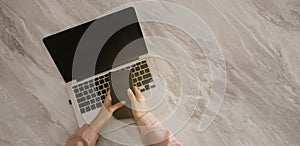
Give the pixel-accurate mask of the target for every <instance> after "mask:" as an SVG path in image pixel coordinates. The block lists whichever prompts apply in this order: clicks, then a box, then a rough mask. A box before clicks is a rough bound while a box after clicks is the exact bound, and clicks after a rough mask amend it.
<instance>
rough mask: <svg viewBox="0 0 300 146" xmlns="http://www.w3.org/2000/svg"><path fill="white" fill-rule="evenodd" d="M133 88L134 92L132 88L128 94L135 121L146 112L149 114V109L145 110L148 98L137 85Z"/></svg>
mask: <svg viewBox="0 0 300 146" xmlns="http://www.w3.org/2000/svg"><path fill="white" fill-rule="evenodd" d="M133 90H134V94H133V92H132V90H131V89H128V90H127V94H128V96H129V99H130V102H131V107H132V114H133V117H134V119H135V121H138V120H139V119H140V118H142V117H143V116H144V115H145V114H147V111H144V110H145V108H146V105H145V101H146V99H145V97H144V96H143V95H142V93H141V92H140V90H139V89H138V88H137V87H133Z"/></svg>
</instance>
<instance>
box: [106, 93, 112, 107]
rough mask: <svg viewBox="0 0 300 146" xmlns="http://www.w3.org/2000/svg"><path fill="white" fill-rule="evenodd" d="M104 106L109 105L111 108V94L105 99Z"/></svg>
mask: <svg viewBox="0 0 300 146" xmlns="http://www.w3.org/2000/svg"><path fill="white" fill-rule="evenodd" d="M104 104H105V105H109V106H110V105H111V96H110V94H107V95H106V97H105V99H104Z"/></svg>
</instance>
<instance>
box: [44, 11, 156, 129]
mask: <svg viewBox="0 0 300 146" xmlns="http://www.w3.org/2000/svg"><path fill="white" fill-rule="evenodd" d="M43 42H44V44H45V46H46V48H47V50H48V52H49V54H50V56H51V57H52V59H53V61H54V63H55V65H56V66H57V68H58V70H59V72H60V74H61V76H62V77H63V79H64V81H65V82H66V86H67V88H68V93H69V96H70V97H69V98H70V100H69V103H70V104H71V105H72V107H73V109H74V112H75V116H76V119H77V121H78V124H79V126H82V125H83V124H85V123H90V122H91V121H92V120H93V119H94V117H95V116H96V115H97V114H98V112H99V110H100V109H101V108H102V104H103V102H104V99H105V97H106V94H107V91H108V90H109V89H110V88H111V89H112V88H113V86H114V84H115V85H116V86H118V81H116V80H117V79H115V80H114V79H112V75H113V74H115V76H119V75H118V74H120V73H121V72H122V73H121V74H122V76H123V77H125V78H126V77H127V79H122V84H124V85H125V86H127V87H128V86H130V87H132V86H136V87H138V89H139V90H140V91H141V92H142V93H143V94H151V93H150V90H151V89H153V88H155V84H154V82H153V74H154V73H153V71H152V69H151V68H152V67H151V66H153V64H152V62H151V61H150V60H151V59H149V55H148V49H147V46H146V43H145V40H144V37H143V33H142V29H141V27H140V24H139V21H138V18H137V14H136V12H135V9H134V8H133V7H129V8H125V9H123V10H120V11H118V12H114V13H112V14H109V15H106V16H103V17H100V18H98V19H95V20H92V21H89V22H86V23H84V24H81V25H78V26H75V27H72V28H70V29H67V30H64V31H62V32H59V33H55V34H53V35H50V36H47V37H45V38H43ZM124 73H125V75H124ZM126 74H127V75H126ZM111 80H114V82H115V83H114V84H113V82H112V81H111ZM120 82H121V80H120ZM124 82H127V83H124ZM120 84H121V83H120ZM125 92H126V90H125V89H124V93H125ZM122 93H123V91H122ZM124 95H126V96H127V94H124ZM115 96H118V95H114V97H112V98H113V100H112V101H113V103H116V102H118V101H120V98H123V99H124V98H128V97H115ZM126 100H127V101H128V99H126ZM126 104H130V102H127V103H126ZM115 113H116V114H114V116H115V118H117V119H126V118H130V117H132V115H131V110H130V105H129V106H123V107H122V108H121V109H119V110H117V111H116V112H115Z"/></svg>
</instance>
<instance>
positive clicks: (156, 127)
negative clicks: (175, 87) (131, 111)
mask: <svg viewBox="0 0 300 146" xmlns="http://www.w3.org/2000/svg"><path fill="white" fill-rule="evenodd" d="M137 125H138V126H139V128H140V131H141V140H142V142H143V143H144V144H146V145H149V144H152V146H182V144H181V143H180V142H179V141H178V140H177V139H176V138H175V137H174V136H173V135H172V133H171V132H170V131H169V130H168V129H167V128H165V127H163V125H162V124H161V123H160V122H159V121H158V120H157V119H156V118H155V117H154V116H153V115H152V114H151V113H147V114H146V115H144V116H143V117H142V118H141V119H140V120H138V121H137Z"/></svg>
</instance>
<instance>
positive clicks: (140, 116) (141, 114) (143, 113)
mask: <svg viewBox="0 0 300 146" xmlns="http://www.w3.org/2000/svg"><path fill="white" fill-rule="evenodd" d="M147 113H148V112H142V113H139V114H136V115H135V116H134V120H135V121H136V122H137V121H138V120H140V119H141V118H143V117H144V116H145V115H146V114H147Z"/></svg>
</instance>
